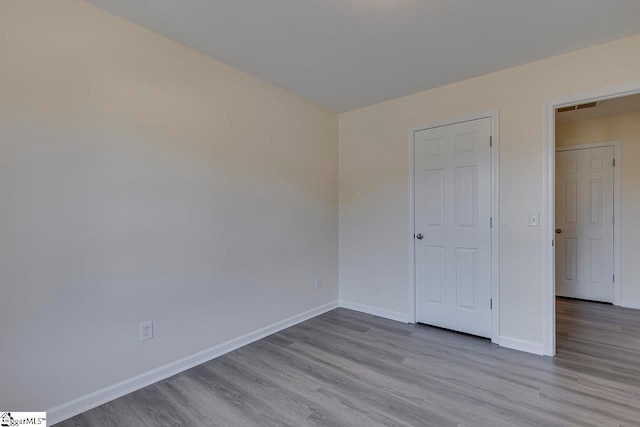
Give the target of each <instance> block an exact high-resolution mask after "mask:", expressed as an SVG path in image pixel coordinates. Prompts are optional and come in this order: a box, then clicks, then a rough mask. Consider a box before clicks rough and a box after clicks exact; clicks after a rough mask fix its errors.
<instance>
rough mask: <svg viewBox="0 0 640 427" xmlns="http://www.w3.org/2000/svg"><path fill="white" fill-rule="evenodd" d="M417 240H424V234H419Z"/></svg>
mask: <svg viewBox="0 0 640 427" xmlns="http://www.w3.org/2000/svg"><path fill="white" fill-rule="evenodd" d="M416 239H418V240H422V239H424V234H422V233H418V234H417V235H416Z"/></svg>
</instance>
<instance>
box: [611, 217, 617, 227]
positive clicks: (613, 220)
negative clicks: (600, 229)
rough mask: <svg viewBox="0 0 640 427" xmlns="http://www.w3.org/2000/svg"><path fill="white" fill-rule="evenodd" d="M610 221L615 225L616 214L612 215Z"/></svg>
mask: <svg viewBox="0 0 640 427" xmlns="http://www.w3.org/2000/svg"><path fill="white" fill-rule="evenodd" d="M611 222H613V225H616V216H615V215H614V216H613V219H612V221H611Z"/></svg>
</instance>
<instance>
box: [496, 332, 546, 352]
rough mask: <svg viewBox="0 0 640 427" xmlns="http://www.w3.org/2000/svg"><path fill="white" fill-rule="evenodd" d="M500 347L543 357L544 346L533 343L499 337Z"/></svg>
mask: <svg viewBox="0 0 640 427" xmlns="http://www.w3.org/2000/svg"><path fill="white" fill-rule="evenodd" d="M500 346H502V347H506V348H510V349H513V350H520V351H524V352H527V353H533V354H538V355H540V356H542V355H544V345H542V344H541V343H537V342H533V341H525V340H521V339H518V338H511V337H505V336H501V337H500Z"/></svg>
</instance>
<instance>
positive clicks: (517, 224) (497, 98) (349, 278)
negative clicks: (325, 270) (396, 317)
mask: <svg viewBox="0 0 640 427" xmlns="http://www.w3.org/2000/svg"><path fill="white" fill-rule="evenodd" d="M638 52H640V36H635V37H631V38H626V39H622V40H618V41H616V42H612V43H608V44H604V45H599V46H595V47H592V48H589V49H584V50H580V51H576V52H572V53H570V54H566V55H562V56H558V57H554V58H550V59H546V60H543V61H539V62H535V63H531V64H528V65H524V66H521V67H516V68H511V69H508V70H504V71H500V72H497V73H493V74H489V75H486V76H483V77H479V78H475V79H471V80H466V81H463V82H459V83H456V84H452V85H448V86H444V87H440V88H437V89H433V90H429V91H426V92H421V93H417V94H414V95H410V96H407V97H404V98H399V99H395V100H392V101H387V102H383V103H381V104H377V105H373V106H370V107H366V108H362V109H359V110H355V111H351V112H347V113H343V114H341V115H340V168H339V169H340V181H339V182H340V203H339V206H340V269H339V271H340V298H341V300H345V301H349V302H353V303H359V304H363V305H367V306H371V307H375V308H382V309H386V310H390V311H394V312H398V313H407V312H408V300H409V299H408V262H407V257H408V248H407V246H408V243H407V237H408V236H407V230H408V194H407V193H408V191H407V182H408V151H407V150H408V142H407V134H408V129H409V128H410V127H413V126H416V125H419V124H423V123H428V122H432V121H437V120H442V119H449V118H455V117H459V116H463V115H467V114H471V113H475V112H480V111H486V110H491V109H499V112H500V125H499V127H500V148H499V149H500V216H501V223H500V245H501V256H500V274H501V292H500V297H501V306H500V315H501V322H500V329H501V335H502V336H503V337H507V338H510V339H515V340H519V341H517V342H519V343H521V344H522V345H523V346H527V347H528V348H532V349H535V348H537V349H539V350H540V351H542V348H543V327H544V318H543V311H544V309H543V308H544V304H543V227H528V226H527V212H529V211H539V212H541V214H542V215H543V216H542V218H541V220H542V222H543V224H544V222H545V221H546V220H547V218H545V217H544V213H543V202H542V197H543V138H544V137H543V111H544V102H545V100H547V99H549V98H554V97H558V96H562V95H567V94H573V93H578V92H583V91H587V90H593V89H596V88H604V87H608V86H614V85H618V84H622V83H626V82H630V81H637V80H638V79H639V76H640V55H638ZM376 277H379V278H381V279H382V287H381V288H380V289H375V286H374V278H376ZM511 342H514V341H511Z"/></svg>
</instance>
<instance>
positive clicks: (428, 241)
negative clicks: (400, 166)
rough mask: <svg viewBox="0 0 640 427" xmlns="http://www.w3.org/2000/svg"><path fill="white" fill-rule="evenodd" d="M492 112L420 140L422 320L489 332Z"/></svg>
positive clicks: (417, 177)
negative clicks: (486, 116)
mask: <svg viewBox="0 0 640 427" xmlns="http://www.w3.org/2000/svg"><path fill="white" fill-rule="evenodd" d="M490 137H491V119H490V118H486V119H480V120H473V121H468V122H464V123H458V124H453V125H449V126H442V127H438V128H433V129H427V130H423V131H419V132H415V134H414V143H415V153H414V154H415V164H414V166H415V176H414V187H415V194H414V199H415V211H414V216H415V224H414V225H415V232H416V236H415V268H416V270H415V279H416V320H417V321H418V322H420V323H426V324H430V325H435V326H440V327H443V328H447V329H453V330H456V331H460V332H466V333H469V334H474V335H479V336H482V337H491V228H490V225H491V224H490V221H491V147H490Z"/></svg>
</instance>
